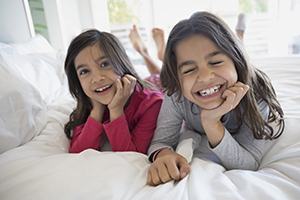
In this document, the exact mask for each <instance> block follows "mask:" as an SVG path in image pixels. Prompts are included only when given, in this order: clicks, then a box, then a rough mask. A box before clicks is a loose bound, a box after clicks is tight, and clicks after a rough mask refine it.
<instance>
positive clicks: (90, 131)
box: [70, 86, 163, 153]
mask: <svg viewBox="0 0 300 200" xmlns="http://www.w3.org/2000/svg"><path fill="white" fill-rule="evenodd" d="M162 100H163V94H162V93H160V92H158V91H153V90H142V89H141V88H140V87H138V86H137V87H136V91H135V92H134V93H133V94H132V95H131V101H130V104H129V106H128V107H127V108H126V109H125V110H124V114H123V115H122V116H120V117H119V118H117V119H115V120H114V121H112V122H111V121H110V120H109V111H108V109H107V110H106V111H105V113H104V115H103V123H100V122H98V121H96V120H94V119H93V118H92V117H90V116H89V117H88V119H87V121H86V123H84V124H82V125H80V126H77V127H75V129H74V132H73V139H72V141H71V148H70V153H79V152H81V151H84V150H86V149H95V150H101V149H100V142H101V139H102V136H103V132H104V131H105V133H106V135H107V138H108V140H109V142H110V144H111V147H112V150H113V151H136V152H140V153H146V152H147V149H148V147H149V145H150V142H151V140H152V137H153V134H154V131H155V129H156V122H157V117H158V114H159V110H160V107H161V104H162Z"/></svg>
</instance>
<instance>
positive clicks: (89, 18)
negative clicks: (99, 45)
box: [43, 0, 110, 51]
mask: <svg viewBox="0 0 300 200" xmlns="http://www.w3.org/2000/svg"><path fill="white" fill-rule="evenodd" d="M43 4H44V10H45V16H46V21H47V26H48V31H49V40H50V43H51V45H52V46H53V47H54V49H56V50H59V49H60V50H63V51H66V50H67V48H68V45H69V43H70V41H71V40H72V39H73V38H74V37H75V36H76V35H78V34H79V33H81V32H82V31H83V30H86V29H90V28H97V29H99V30H102V31H110V26H109V19H108V9H107V1H106V0H43Z"/></svg>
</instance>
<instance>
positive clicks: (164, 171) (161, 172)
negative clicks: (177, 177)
mask: <svg viewBox="0 0 300 200" xmlns="http://www.w3.org/2000/svg"><path fill="white" fill-rule="evenodd" d="M173 165H174V163H173ZM175 167H176V166H175ZM157 171H158V176H159V179H160V180H159V182H162V183H166V182H169V181H171V180H172V177H171V176H170V174H169V171H168V167H167V166H166V165H160V166H158V167H157ZM177 171H178V170H177ZM178 174H179V172H178Z"/></svg>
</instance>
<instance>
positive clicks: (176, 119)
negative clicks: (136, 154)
mask: <svg viewBox="0 0 300 200" xmlns="http://www.w3.org/2000/svg"><path fill="white" fill-rule="evenodd" d="M176 100H177V95H176V94H173V95H171V96H170V97H169V96H168V95H165V97H164V101H163V103H162V107H161V110H160V113H159V116H158V120H157V128H156V131H155V133H154V137H153V139H152V142H151V144H150V147H149V149H148V155H149V156H150V157H152V156H153V154H154V153H155V152H156V151H157V150H159V149H161V148H165V147H168V148H170V149H172V150H174V149H175V148H176V146H177V144H178V142H179V138H180V134H182V135H184V134H185V132H182V133H180V129H181V125H182V122H183V120H184V121H185V122H186V124H187V125H188V127H189V129H190V130H191V131H192V132H196V133H197V134H199V135H200V136H201V137H206V134H205V132H204V129H203V127H202V124H201V117H200V116H201V115H200V113H201V110H202V109H201V107H199V106H197V105H196V104H193V103H192V102H191V101H189V100H188V99H186V98H185V97H184V96H183V95H182V97H181V99H180V101H179V102H177V101H176ZM259 109H260V111H261V113H262V116H263V118H264V120H267V119H268V113H269V107H268V106H267V104H266V103H265V102H264V101H260V102H259ZM222 124H223V125H224V127H225V133H224V137H223V139H222V140H221V142H220V143H219V144H218V146H216V147H215V148H211V146H210V144H209V142H207V143H206V147H205V148H208V149H209V150H210V151H211V152H213V153H214V154H215V156H216V157H217V158H218V159H219V162H220V163H221V164H222V165H223V166H224V167H225V168H226V169H228V170H230V169H246V170H257V168H258V167H259V164H260V161H261V158H262V155H263V149H264V143H265V140H257V139H255V138H254V136H253V134H252V131H251V130H250V129H249V128H248V127H247V126H246V125H245V124H242V126H241V127H240V129H239V131H238V133H237V134H234V135H232V134H231V132H233V131H234V130H235V129H236V128H237V127H238V123H237V121H236V119H235V117H234V114H233V111H230V112H229V113H227V114H226V115H224V116H223V118H222ZM189 135H191V134H189ZM198 137H199V136H198ZM195 140H196V139H195ZM197 140H198V141H199V139H197Z"/></svg>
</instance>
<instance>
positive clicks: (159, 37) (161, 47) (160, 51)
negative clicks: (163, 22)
mask: <svg viewBox="0 0 300 200" xmlns="http://www.w3.org/2000/svg"><path fill="white" fill-rule="evenodd" d="M152 37H153V39H154V41H155V44H156V48H157V56H158V59H159V60H161V61H162V60H163V59H164V52H165V38H164V31H163V30H162V29H159V28H153V29H152Z"/></svg>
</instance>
